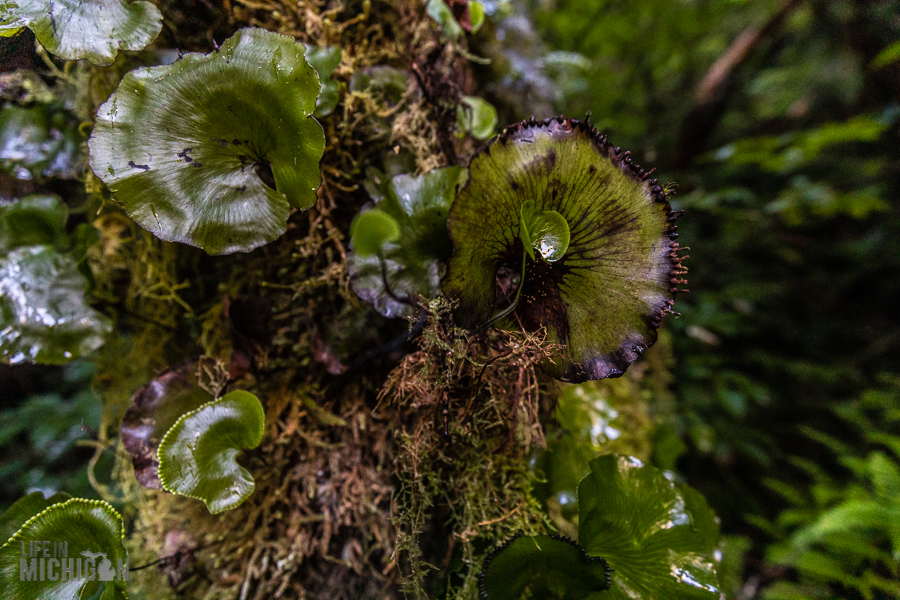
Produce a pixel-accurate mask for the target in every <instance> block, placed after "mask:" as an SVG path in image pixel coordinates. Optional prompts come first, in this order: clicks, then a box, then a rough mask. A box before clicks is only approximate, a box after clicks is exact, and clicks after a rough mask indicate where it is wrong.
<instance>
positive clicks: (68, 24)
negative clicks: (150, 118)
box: [0, 0, 162, 65]
mask: <svg viewBox="0 0 900 600" xmlns="http://www.w3.org/2000/svg"><path fill="white" fill-rule="evenodd" d="M21 27H28V28H29V29H31V30H32V31H33V32H34V35H35V36H36V37H37V39H38V41H39V42H40V43H41V45H43V46H44V48H46V49H47V50H48V51H49V52H50V53H52V54H55V55H56V56H58V57H60V58H63V59H65V60H79V59H82V58H86V59H88V60H89V61H90V62H92V63H94V64H96V65H111V64H112V63H113V61H115V59H116V54H118V52H119V50H132V51H134V50H142V49H143V48H145V47H146V46H148V45H149V44H150V43H151V42H152V41H153V40H154V39H156V36H157V35H159V32H160V30H161V29H162V15H161V14H160V12H159V10H158V9H157V8H156V7H155V6H153V4H151V3H150V2H132V3H130V4H129V3H128V2H124V1H123V0H4V1H3V2H2V4H0V31H3V32H9V33H12V32H13V31H17V30H18V29H20V28H21Z"/></svg>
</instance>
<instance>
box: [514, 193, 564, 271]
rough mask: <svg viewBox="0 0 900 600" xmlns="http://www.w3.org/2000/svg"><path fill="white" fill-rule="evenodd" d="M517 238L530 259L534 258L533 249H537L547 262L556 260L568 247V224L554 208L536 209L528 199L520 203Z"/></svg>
mask: <svg viewBox="0 0 900 600" xmlns="http://www.w3.org/2000/svg"><path fill="white" fill-rule="evenodd" d="M519 239H521V240H522V244H523V245H524V246H525V251H526V252H527V253H528V257H529V258H531V260H535V254H534V251H535V250H537V252H538V255H539V256H540V257H541V258H543V259H544V260H546V261H547V262H556V261H558V260H559V259H561V258H562V257H563V256H564V255H565V254H566V250H568V249H569V240H570V231H569V224H568V223H566V219H565V217H563V216H562V215H561V214H559V213H558V212H556V211H555V210H543V211H538V210H536V209H535V207H534V202H532V201H530V200H529V201H526V202H525V203H524V204H522V209H521V214H520V216H519Z"/></svg>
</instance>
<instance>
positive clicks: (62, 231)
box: [0, 196, 69, 254]
mask: <svg viewBox="0 0 900 600" xmlns="http://www.w3.org/2000/svg"><path fill="white" fill-rule="evenodd" d="M68 216H69V211H68V209H67V208H66V205H65V204H63V203H62V201H61V200H60V199H59V197H58V196H25V197H24V198H21V199H19V200H18V201H17V202H15V203H14V204H9V205H7V206H0V254H3V253H5V252H8V251H10V250H12V249H13V248H19V247H21V246H37V245H44V246H53V247H54V248H56V249H57V250H60V249H63V248H65V247H66V246H68V245H69V236H68V235H66V219H67V218H68Z"/></svg>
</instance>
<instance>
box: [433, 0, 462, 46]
mask: <svg viewBox="0 0 900 600" xmlns="http://www.w3.org/2000/svg"><path fill="white" fill-rule="evenodd" d="M426 11H427V12H428V16H429V17H431V18H432V19H434V20H435V21H437V23H438V25H440V26H441V31H443V32H444V33H445V34H447V36H449V37H452V38H458V37H459V36H461V35H462V33H463V28H462V27H461V26H460V25H459V23H458V22H457V21H456V18H455V17H454V16H453V11H452V10H450V7H449V6H447V3H446V2H444V0H428V4H427V5H426Z"/></svg>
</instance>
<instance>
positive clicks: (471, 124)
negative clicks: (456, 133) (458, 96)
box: [456, 96, 497, 140]
mask: <svg viewBox="0 0 900 600" xmlns="http://www.w3.org/2000/svg"><path fill="white" fill-rule="evenodd" d="M456 110H457V113H456V114H457V121H458V123H459V128H460V129H462V130H463V131H467V132H469V133H471V134H472V137H474V138H475V139H476V140H486V139H488V138H489V137H491V136H492V135H494V129H495V128H496V127H497V109H496V108H494V106H493V105H492V104H491V103H490V102H488V101H487V100H484V99H482V98H479V97H477V96H463V97H462V104H460V105H459V106H458V107H457V109H456Z"/></svg>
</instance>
